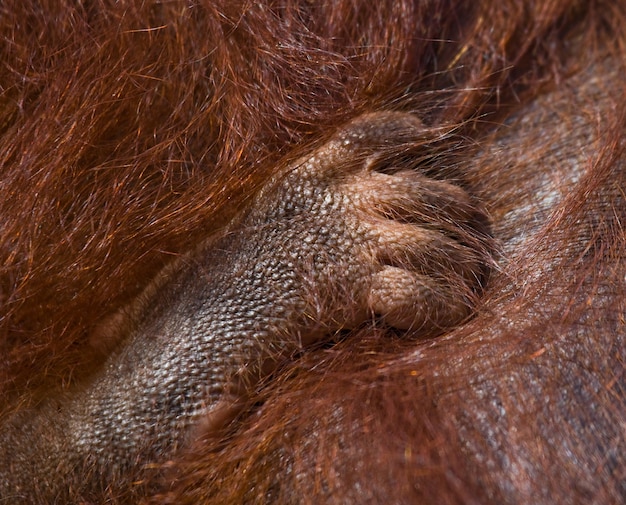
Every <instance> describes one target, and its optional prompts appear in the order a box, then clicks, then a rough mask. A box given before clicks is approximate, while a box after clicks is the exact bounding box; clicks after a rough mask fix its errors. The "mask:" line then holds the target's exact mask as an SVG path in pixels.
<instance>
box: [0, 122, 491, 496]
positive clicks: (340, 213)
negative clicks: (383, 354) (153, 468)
mask: <svg viewBox="0 0 626 505" xmlns="http://www.w3.org/2000/svg"><path fill="white" fill-rule="evenodd" d="M422 130H423V128H422V126H421V123H420V122H419V121H418V120H417V119H416V118H415V117H414V116H411V115H408V114H399V113H379V114H376V115H367V116H363V117H361V118H360V119H357V120H355V121H353V122H352V123H350V124H349V125H348V126H346V127H345V128H343V129H342V130H340V131H339V132H338V133H337V134H336V135H335V136H334V137H333V138H331V139H330V140H329V141H328V142H327V143H326V144H324V145H323V146H321V147H320V148H319V149H317V150H316V151H315V152H313V154H311V155H310V156H308V157H305V158H303V159H300V160H299V161H298V162H296V163H294V164H293V165H292V166H291V167H288V168H287V169H286V170H284V171H282V175H280V176H279V177H276V178H275V180H273V181H270V183H268V184H267V186H266V187H265V188H263V189H262V191H261V192H260V194H259V195H258V197H257V198H256V200H255V202H254V203H253V205H252V207H251V209H250V211H249V212H248V213H247V214H246V215H245V216H242V217H241V218H240V219H239V220H238V221H237V222H236V223H234V224H233V225H232V226H231V227H230V229H229V230H228V231H227V232H226V233H224V234H222V235H221V236H220V237H217V238H212V239H211V240H209V241H208V242H207V243H206V244H205V245H204V246H202V247H201V248H200V249H199V250H198V251H196V252H194V253H191V254H189V255H188V256H187V257H185V258H183V260H182V261H181V262H180V263H179V264H177V265H176V266H174V267H171V268H169V269H168V270H167V271H166V272H165V273H163V274H161V276H159V278H158V279H157V280H156V281H155V282H154V283H153V285H152V286H150V287H149V288H148V289H147V290H146V293H144V295H143V296H142V297H140V299H139V300H138V301H137V302H135V304H134V305H132V306H131V307H129V308H128V309H127V310H125V311H124V312H123V313H122V314H118V315H117V316H115V317H114V318H112V321H113V322H109V323H107V324H106V325H104V329H102V330H101V333H106V332H112V333H120V332H121V333H122V334H123V335H124V337H123V345H121V346H120V349H118V350H117V351H115V352H114V353H113V355H112V356H110V357H109V359H108V361H107V362H106V364H105V366H104V367H103V369H102V370H101V371H100V372H98V373H97V376H96V377H95V378H93V379H92V380H91V382H90V383H89V384H87V385H84V386H83V387H81V388H80V389H79V388H75V389H73V390H72V391H70V392H69V393H67V394H66V395H65V396H63V397H59V398H55V399H54V400H50V401H47V402H46V403H45V404H43V405H41V406H39V407H38V408H37V410H35V411H32V412H27V413H22V414H20V416H19V418H17V419H14V420H12V421H10V422H8V423H7V424H6V425H5V426H3V427H2V428H1V430H2V433H0V497H1V498H2V499H1V500H0V501H1V502H3V503H4V502H6V503H18V502H20V500H23V501H24V502H32V501H39V500H42V501H45V500H52V499H54V498H55V497H56V498H60V499H62V497H63V496H67V494H68V493H76V492H78V493H77V494H79V495H80V494H81V493H82V492H83V491H84V492H86V493H87V494H88V493H89V492H90V490H91V491H93V488H94V487H98V486H106V482H107V481H109V482H110V480H109V479H116V480H119V479H120V476H124V475H125V473H126V472H127V471H131V470H133V469H136V467H138V465H143V464H146V463H150V462H154V463H159V462H165V461H167V459H168V458H171V457H172V455H173V454H174V453H175V451H176V450H177V449H179V448H181V447H184V445H185V442H186V440H187V439H189V438H190V437H191V436H192V434H193V429H192V426H194V425H196V424H197V423H200V424H202V425H203V426H204V427H205V428H206V426H209V427H210V426H212V425H215V426H219V425H220V423H223V422H224V420H227V419H230V418H231V417H232V415H233V413H234V412H236V411H237V407H238V404H240V403H241V401H242V400H244V399H245V398H246V396H247V395H248V393H250V392H251V391H253V389H254V388H255V386H257V385H258V383H259V381H260V380H261V379H263V378H264V377H266V376H267V374H268V373H269V372H271V371H272V370H274V369H275V368H276V366H277V365H279V364H280V360H281V358H283V359H284V358H285V357H288V356H290V355H293V354H294V353H296V352H299V351H301V350H302V349H304V348H306V346H307V345H310V344H312V343H314V342H316V341H319V340H320V339H323V338H326V339H328V338H329V337H332V335H333V334H334V333H336V332H337V331H338V330H341V329H345V328H354V327H356V326H358V325H359V324H362V323H364V322H365V321H367V320H368V319H371V318H372V317H379V318H380V319H382V320H383V321H384V322H385V323H386V324H389V325H391V326H394V327H397V328H400V329H407V328H413V329H418V330H423V332H424V333H425V334H428V333H436V332H437V331H440V330H441V328H445V327H449V326H451V325H454V324H456V323H458V322H459V321H460V320H462V319H463V318H464V317H466V316H467V315H468V312H469V310H470V308H469V302H468V299H467V297H466V296H464V295H462V294H460V293H459V289H458V287H459V283H460V284H463V283H465V284H466V285H467V286H470V287H471V286H473V285H474V284H475V283H476V279H477V277H478V276H479V275H480V273H479V271H480V270H481V268H482V265H481V263H480V261H479V258H478V257H477V255H476V254H475V253H474V252H473V251H472V250H471V248H469V247H467V246H466V245H462V244H460V243H459V242H458V241H455V240H454V239H451V238H449V237H448V236H447V235H446V234H444V233H442V232H439V231H437V230H436V228H434V227H433V226H431V225H432V223H429V226H421V224H423V221H424V220H426V221H428V220H432V221H434V222H435V224H436V222H438V221H439V222H442V223H443V222H445V223H447V224H448V225H450V223H452V225H456V223H465V222H466V221H469V220H470V219H471V215H472V212H473V211H472V208H473V207H472V204H471V202H470V200H469V197H468V196H467V194H466V193H465V192H464V191H463V190H462V189H460V188H459V187H458V186H454V185H452V184H449V183H446V182H441V181H435V180H432V179H427V178H426V177H425V176H424V175H420V173H419V172H418V171H415V170H406V169H394V167H389V166H387V167H383V168H384V170H380V169H378V168H377V167H379V166H380V158H381V156H382V154H381V153H383V154H384V152H387V151H386V150H389V149H396V150H397V149H398V148H400V149H401V148H402V146H403V145H410V144H411V142H415V141H416V140H417V139H419V137H420V134H421V132H422ZM425 209H426V210H425ZM470 290H471V288H470ZM116 338H117V337H116ZM138 462H139V463H138ZM41 476H46V480H43V481H42V480H38V479H40V478H41ZM91 477H92V480H93V482H90V478H91ZM122 479H123V477H122ZM70 487H72V488H73V490H72V491H71V492H70V491H69V488H70Z"/></svg>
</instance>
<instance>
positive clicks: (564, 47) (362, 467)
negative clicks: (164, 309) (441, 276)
mask: <svg viewBox="0 0 626 505" xmlns="http://www.w3.org/2000/svg"><path fill="white" fill-rule="evenodd" d="M198 4H202V5H196V4H194V5H193V6H191V5H189V4H188V3H186V2H163V3H155V4H153V5H148V6H146V5H141V6H140V3H139V2H119V3H115V2H108V1H99V2H82V3H78V2H76V3H75V2H69V1H68V2H65V3H64V2H58V5H57V3H51V5H47V3H46V2H44V3H43V6H42V5H41V3H38V2H24V1H22V0H21V1H5V2H3V3H2V5H1V6H0V34H1V35H2V37H1V38H0V53H1V54H2V58H1V60H0V61H1V66H0V69H1V70H0V86H1V89H2V94H1V95H0V111H1V115H0V131H1V137H0V143H1V146H0V163H1V166H2V172H0V186H1V188H2V195H3V198H2V199H1V200H0V216H1V217H0V226H1V233H0V254H1V255H2V256H1V262H0V265H2V266H1V267H0V268H1V270H0V300H2V308H3V311H2V319H0V346H1V348H0V355H1V356H3V359H2V360H1V361H0V365H1V367H0V384H1V385H2V392H3V395H4V396H5V398H6V402H4V404H5V409H4V410H5V412H9V411H13V410H16V409H20V408H22V407H23V405H24V404H29V403H33V402H36V401H37V399H38V398H41V397H42V396H47V395H50V394H52V393H51V392H52V391H54V390H58V389H61V388H64V387H66V386H67V385H68V384H70V383H73V382H74V381H75V379H76V377H81V376H85V375H86V374H87V373H88V372H89V371H90V369H91V368H92V367H93V364H94V363H95V362H96V361H97V360H99V359H101V353H102V352H103V351H102V350H101V349H100V346H99V345H96V346H93V345H91V344H90V343H89V334H90V331H91V330H92V329H93V328H94V327H96V326H97V325H98V324H99V323H100V322H101V321H102V320H103V319H104V318H105V317H106V316H107V315H108V314H111V313H113V312H114V311H115V310H116V309H118V308H119V307H121V306H123V305H125V304H126V303H128V301H129V300H131V299H132V298H133V297H134V296H136V295H137V294H138V293H139V292H140V291H141V290H142V288H144V287H145V286H146V285H147V284H148V282H149V281H150V280H151V278H152V277H153V276H154V275H155V274H156V272H157V271H158V270H159V269H160V268H161V267H162V266H163V265H164V264H166V263H168V262H169V261H170V260H171V258H172V256H175V255H177V254H179V253H181V252H183V251H185V250H187V249H189V248H191V247H192V246H193V245H194V244H195V243H197V242H198V241H199V240H200V238H202V237H205V236H206V235H208V234H210V233H211V232H213V231H215V230H217V229H218V228H220V227H222V226H224V224H225V223H226V222H228V220H229V219H230V217H232V216H233V215H234V214H235V213H236V212H237V211H238V210H239V209H242V208H245V206H246V204H247V202H248V201H249V199H250V196H251V195H253V194H254V193H255V192H256V190H257V189H258V188H259V187H260V186H262V185H263V183H264V182H265V181H266V180H267V179H268V177H269V176H271V174H272V173H273V170H274V168H275V166H276V164H277V163H279V162H280V163H282V162H284V161H285V160H289V159H294V158H296V157H297V156H298V155H299V154H300V153H302V152H303V151H309V150H310V149H311V146H312V145H313V144H315V143H318V142H320V141H321V140H323V139H324V138H327V137H328V136H329V135H330V134H331V133H332V131H334V129H335V128H336V126H337V125H339V124H341V123H342V122H345V121H347V120H348V119H350V118H352V117H354V116H356V115H357V114H359V113H361V112H364V111H375V110H381V109H398V110H404V111H413V112H415V113H416V114H418V115H419V117H421V118H422V119H423V120H424V122H425V123H426V124H427V125H429V126H430V127H432V129H433V132H436V131H437V129H438V128H442V127H443V128H444V129H445V130H447V131H450V130H454V131H455V132H456V134H455V135H454V136H450V140H449V141H446V140H445V139H444V141H443V142H444V144H445V147H446V155H445V156H446V158H445V159H446V160H447V162H449V163H451V162H453V163H455V164H457V165H458V166H460V167H463V168H464V169H465V170H466V171H467V175H468V179H469V180H470V181H471V183H472V185H473V186H474V190H475V192H476V194H477V195H478V197H479V198H481V199H482V200H484V202H485V205H486V206H487V207H488V210H489V211H490V213H491V216H492V218H493V220H494V235H495V238H496V240H497V241H498V240H499V241H502V242H505V241H506V240H507V239H508V238H509V237H510V236H513V235H515V234H516V233H519V231H520V229H522V228H524V227H528V228H529V230H531V231H530V232H529V238H528V240H527V241H526V242H523V243H521V244H520V245H519V247H517V248H514V249H512V250H509V251H503V252H502V261H501V262H500V267H499V270H498V271H497V272H495V274H494V275H492V277H491V279H490V282H489V285H488V287H487V289H486V292H485V293H484V294H483V300H482V303H481V306H480V307H479V309H477V314H476V317H475V318H474V319H473V320H471V321H470V322H469V323H467V324H465V325H463V326H462V327H460V328H457V329H456V330H455V331H453V332H449V333H448V334H446V335H443V336H442V337H439V338H438V339H436V340H435V341H419V342H416V341H411V340H410V339H399V338H397V335H391V334H387V333H390V332H388V331H385V330H383V329H377V328H365V329H363V330H361V331H360V333H358V334H357V335H350V336H348V337H347V338H346V339H345V340H343V341H342V342H341V343H339V344H338V345H336V346H334V347H332V348H330V349H318V350H316V351H313V352H311V353H310V354H307V355H306V356H303V357H302V358H301V359H300V360H299V361H298V362H295V363H294V364H293V366H291V367H288V368H287V369H286V370H284V371H283V372H282V373H281V374H279V375H278V376H277V377H274V378H273V380H272V382H271V383H268V384H267V387H266V388H265V389H264V390H262V391H261V392H260V393H259V397H258V398H257V400H258V401H257V404H256V405H255V406H254V408H251V409H250V411H249V412H248V415H246V416H242V418H241V419H239V420H238V422H237V423H233V425H232V426H231V427H230V428H229V431H228V432H225V433H221V434H220V435H218V436H215V435H214V434H213V435H212V436H211V437H205V438H199V440H198V442H197V443H196V445H195V447H194V451H193V454H191V455H189V458H188V459H186V460H181V461H175V462H172V464H171V467H168V468H166V469H159V471H157V472H155V475H154V479H153V480H152V481H150V482H145V483H138V489H139V490H141V492H142V493H145V496H146V497H149V496H153V498H152V500H153V501H154V502H156V503H159V502H172V503H198V502H202V503H204V502H206V503H242V502H270V503H275V502H283V503H290V502H291V503H293V502H297V503H309V502H310V503H320V502H330V503H368V502H369V503H372V502H381V503H407V502H420V501H421V502H424V503H485V502H493V503H619V502H623V500H624V499H625V497H626V489H625V487H624V486H625V485H624V482H626V464H625V463H626V462H625V460H624V454H626V447H625V443H624V431H623V429H624V428H623V425H624V414H625V412H626V409H625V405H624V398H625V397H624V369H623V360H624V324H625V321H624V318H625V316H624V314H625V307H624V299H625V296H626V286H625V283H626V279H625V274H626V261H625V258H624V250H625V249H624V247H625V246H626V244H625V239H626V232H625V231H624V228H623V226H624V223H625V219H626V201H625V195H624V189H623V188H625V187H626V180H625V179H626V177H625V174H624V168H623V167H624V164H623V159H624V156H623V153H622V137H623V131H624V106H623V103H624V98H625V96H624V95H625V91H626V89H625V88H624V85H623V82H626V81H625V79H624V76H626V69H624V68H623V65H624V56H626V47H624V42H626V32H625V31H624V30H625V29H626V17H625V13H626V5H625V4H624V2H623V1H619V2H609V1H607V2H603V1H600V0H598V1H589V2H575V1H571V2H568V1H565V0H545V1H537V2H532V1H519V0H494V1H484V2H480V3H478V2H476V4H477V5H474V3H472V2H455V1H451V0H450V1H445V0H432V1H426V2H423V1H417V0H416V1H413V2H412V1H409V0H404V1H392V0H389V1H382V2H352V1H351V0H335V1H332V2H326V3H324V5H323V6H321V4H320V3H317V2H306V1H302V2H296V1H281V2H267V3H263V2H239V1H233V0H223V1H215V0H214V1H211V2H208V1H207V2H198ZM468 4H471V5H472V6H468ZM595 74H597V75H599V80H600V84H598V83H596V84H595V85H591V86H587V87H586V85H585V83H586V82H588V81H589V80H590V79H591V76H593V75H595ZM577 79H578V80H577ZM580 90H582V91H580ZM578 91H580V92H578ZM596 95H599V98H598V97H597V96H596ZM542 96H547V97H548V98H547V99H546V100H547V101H548V102H550V103H556V104H560V106H559V107H560V109H559V112H560V113H561V117H560V118H559V120H558V121H556V122H552V123H551V122H550V120H549V118H544V117H543V116H542V115H541V114H540V113H536V114H535V113H533V112H532V107H533V106H532V105H530V107H531V109H530V112H528V111H529V109H527V108H526V107H528V106H529V104H532V103H533V101H534V100H535V99H537V97H539V104H540V105H539V106H538V107H539V109H541V107H542V105H541V103H542V102H541V97H542ZM607 97H608V98H607ZM544 106H546V105H545V104H544ZM598 110H600V111H601V114H599V113H598ZM587 111H588V112H587ZM516 112H517V113H519V114H521V117H522V118H524V117H528V118H530V119H529V120H528V122H527V123H523V122H517V123H516V122H515V119H514V120H513V122H512V123H509V124H508V126H503V122H504V120H505V119H506V118H507V117H510V116H511V115H513V114H515V113H516ZM533 114H534V115H533ZM585 114H586V116H585ZM581 115H582V116H585V117H587V124H588V125H591V126H589V128H588V129H589V130H591V131H593V132H595V133H594V136H593V138H590V137H589V135H582V136H581V138H578V137H576V134H575V133H572V132H576V131H578V129H577V128H578V127H577V123H576V121H578V120H577V119H574V118H576V117H578V116H581ZM548 123H549V124H550V125H553V124H557V125H560V126H561V128H553V127H552V126H551V127H550V128H547V127H545V126H544V125H545V124H548ZM511 125H513V126H511ZM570 134H571V139H570V138H569V135H570ZM564 137H566V138H565V140H564ZM459 139H461V140H459ZM446 142H447V144H446ZM555 144H556V145H562V148H563V149H564V150H565V152H566V154H564V155H562V157H563V158H565V159H568V158H572V157H574V156H577V155H578V153H579V152H583V151H584V153H585V157H586V158H585V161H584V163H583V165H584V166H583V168H582V175H581V177H580V179H579V180H577V181H574V182H573V183H572V184H571V185H570V186H567V190H564V195H563V197H562V199H561V200H560V201H557V203H555V204H553V206H552V207H549V208H548V209H547V210H546V209H542V208H539V207H536V206H534V207H533V206H532V205H531V206H530V207H529V206H528V202H527V199H528V195H529V194H532V193H533V192H535V191H536V190H537V189H538V188H537V187H536V184H537V179H536V178H535V179H533V177H534V175H533V174H536V173H539V174H546V176H548V177H551V176H552V175H551V174H556V175H554V177H564V178H567V176H568V174H567V170H566V168H563V167H560V166H558V164H556V165H555V164H554V163H552V162H548V161H546V160H547V159H548V160H549V159H557V160H558V159H560V158H559V156H556V155H554V153H552V154H551V153H550V149H551V146H553V145H555ZM550 156H552V158H550ZM565 165H566V164H565ZM520 208H523V212H521V214H519V215H517V216H516V215H513V214H510V212H511V211H512V210H515V209H520ZM511 216H513V217H511ZM535 218H536V219H535ZM509 260H510V261H509ZM104 347H105V348H106V345H105V346H104ZM108 498H110V499H111V500H115V499H119V500H123V499H124V497H123V496H122V497H119V496H109V497H108ZM101 499H104V498H103V497H101Z"/></svg>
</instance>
